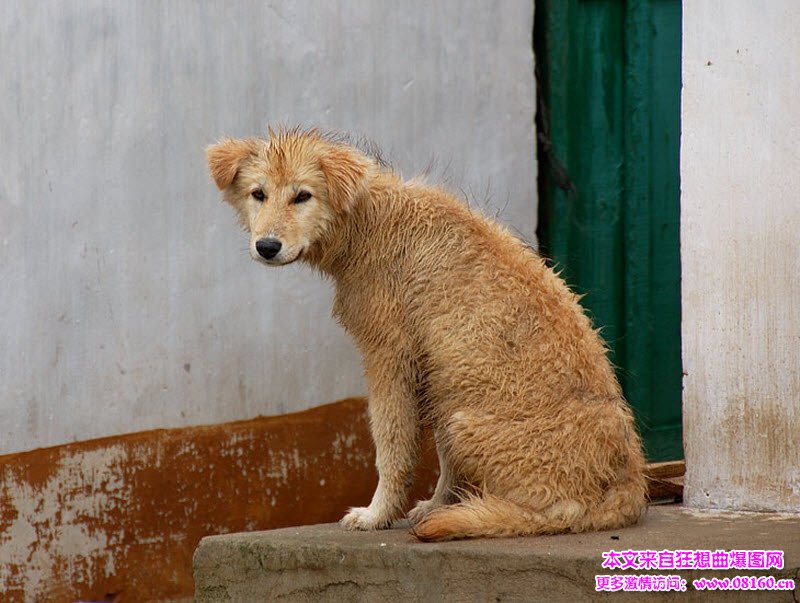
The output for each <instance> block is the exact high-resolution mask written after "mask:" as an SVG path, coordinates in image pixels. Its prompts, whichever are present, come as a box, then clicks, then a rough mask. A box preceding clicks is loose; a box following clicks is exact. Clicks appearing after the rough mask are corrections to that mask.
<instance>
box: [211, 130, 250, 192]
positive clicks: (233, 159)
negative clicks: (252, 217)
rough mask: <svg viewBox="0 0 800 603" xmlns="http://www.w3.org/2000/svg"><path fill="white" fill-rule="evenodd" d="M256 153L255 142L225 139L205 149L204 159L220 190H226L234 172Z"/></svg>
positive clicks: (234, 175)
mask: <svg viewBox="0 0 800 603" xmlns="http://www.w3.org/2000/svg"><path fill="white" fill-rule="evenodd" d="M257 151H258V144H257V142H256V141H255V140H254V139H252V138H248V139H245V140H232V139H230V138H226V139H224V140H221V141H219V142H218V143H217V144H212V145H210V146H208V147H206V159H208V171H209V172H211V177H212V178H214V182H216V184H217V187H218V188H219V189H220V190H225V189H226V188H228V187H229V186H230V185H231V183H232V182H233V179H234V178H235V177H236V172H238V171H239V168H240V167H241V166H242V162H243V161H244V160H245V159H247V158H248V157H249V156H251V155H255V154H256V152H257Z"/></svg>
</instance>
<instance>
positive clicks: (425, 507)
mask: <svg viewBox="0 0 800 603" xmlns="http://www.w3.org/2000/svg"><path fill="white" fill-rule="evenodd" d="M443 504H444V503H443V502H439V501H437V500H435V499H433V498H430V499H428V500H420V501H417V504H416V505H414V508H413V509H411V510H410V511H409V512H408V520H409V521H410V522H411V523H412V524H418V523H419V522H420V521H422V520H423V519H424V517H425V516H426V515H427V514H428V513H430V512H431V511H433V510H434V509H436V508H438V507H441V506H442V505H443Z"/></svg>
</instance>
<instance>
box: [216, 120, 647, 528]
mask: <svg viewBox="0 0 800 603" xmlns="http://www.w3.org/2000/svg"><path fill="white" fill-rule="evenodd" d="M207 156H208V161H209V168H210V171H211V174H212V176H213V177H214V179H215V181H216V183H217V185H218V186H219V188H220V189H222V190H223V195H224V198H225V200H226V201H227V202H228V203H230V204H231V205H232V206H233V207H234V208H235V209H236V210H237V213H238V215H239V219H240V222H241V223H242V225H243V226H244V228H245V229H246V230H247V231H249V232H250V239H251V241H250V248H251V253H252V255H253V257H254V258H255V259H257V260H260V261H263V259H262V258H260V257H259V256H258V254H257V252H256V251H255V247H254V245H255V242H256V241H257V240H258V239H259V238H261V237H264V236H266V235H268V234H269V235H270V236H276V237H279V238H280V239H281V241H282V242H283V244H284V246H285V249H286V251H285V252H284V251H282V252H281V253H282V254H284V255H283V257H280V258H277V259H276V261H274V262H268V263H273V264H282V263H288V262H290V261H294V260H296V259H301V260H303V261H305V262H306V263H308V264H310V265H311V266H313V267H315V268H317V269H319V270H320V271H322V272H323V273H325V274H326V275H328V276H330V277H331V278H332V279H333V281H334V283H335V286H336V297H335V303H334V309H333V312H334V315H335V317H336V318H337V319H338V320H339V322H340V323H341V324H342V325H343V326H344V328H345V329H346V330H347V331H348V333H350V334H351V336H352V337H353V338H354V340H355V342H356V344H357V345H358V347H359V349H360V351H361V352H362V354H363V357H364V366H365V372H366V377H367V383H368V387H369V396H370V397H369V412H370V419H371V428H372V433H373V438H374V440H375V446H376V465H377V469H378V473H379V483H378V487H377V490H376V492H375V495H374V497H373V500H372V502H371V504H370V506H369V507H360V508H355V509H351V510H350V511H349V512H348V514H347V515H346V516H345V517H344V518H343V519H342V524H343V525H344V526H345V527H346V528H350V529H376V528H385V527H388V526H389V525H390V524H391V522H392V521H393V520H395V519H398V518H400V517H401V516H402V515H403V510H404V508H405V504H406V496H407V491H408V486H409V483H410V479H411V475H412V471H413V469H414V465H415V463H416V460H417V454H418V448H419V431H420V425H422V424H428V425H430V426H431V427H432V428H433V429H434V433H435V435H436V444H437V450H438V453H439V461H440V478H439V482H438V484H437V487H436V491H435V493H434V496H433V498H432V499H431V500H429V501H421V502H419V503H418V504H417V506H416V507H414V509H412V510H411V512H410V513H409V514H408V516H409V518H410V519H411V521H412V524H413V533H414V534H415V535H416V536H417V537H418V538H420V539H421V540H448V539H454V538H471V537H481V536H515V535H523V534H547V533H558V532H581V531H585V530H603V529H612V528H619V527H623V526H626V525H630V524H632V523H635V522H636V521H637V520H638V519H639V517H640V515H641V513H642V511H643V509H644V507H645V503H646V497H645V478H644V476H643V468H644V459H643V456H642V448H641V441H640V438H639V435H638V434H637V432H636V429H635V426H634V421H633V418H632V415H631V411H630V408H629V406H628V405H627V403H626V402H625V400H624V399H623V397H622V394H621V391H620V388H619V385H618V383H617V380H616V378H615V376H614V373H613V371H612V368H611V366H610V364H609V361H608V359H607V357H606V348H605V346H604V344H603V342H602V340H601V339H600V337H599V335H598V333H597V331H596V330H595V329H594V328H593V327H592V325H591V323H590V321H589V319H588V318H587V317H586V315H585V313H584V311H583V310H582V308H581V306H580V305H579V304H578V300H577V297H576V296H575V294H573V293H572V292H571V291H570V290H569V289H568V288H567V286H566V285H565V284H564V282H563V281H562V280H561V279H560V278H559V277H558V276H557V275H556V274H555V273H554V272H553V271H552V270H551V269H550V268H548V267H547V266H546V265H545V263H544V262H543V260H542V259H541V257H539V256H538V255H537V254H536V253H535V252H534V251H532V250H531V249H530V248H528V247H527V246H526V245H524V244H523V243H522V242H520V241H519V240H518V239H516V238H515V237H514V236H512V235H511V234H510V233H509V232H508V231H506V230H505V229H504V228H503V227H501V226H500V225H499V224H497V223H496V222H494V221H492V220H489V219H488V218H485V217H483V216H481V215H479V214H477V213H476V212H474V211H471V210H470V209H469V208H467V207H466V206H465V205H463V204H462V203H460V202H459V201H458V200H456V199H455V198H454V197H453V196H452V195H450V194H449V193H447V192H445V191H444V190H441V189H439V188H436V187H432V186H428V185H426V184H424V183H422V182H419V181H403V180H402V179H401V178H400V177H399V176H398V175H397V174H396V173H394V172H392V171H391V170H390V169H388V168H387V167H385V166H384V165H382V164H381V163H380V162H378V161H375V160H374V159H372V158H370V157H368V156H367V155H365V154H363V153H362V152H360V151H358V150H356V149H355V148H353V147H351V146H348V145H347V144H344V143H342V141H341V140H340V139H337V138H332V137H328V136H326V135H324V134H321V133H319V132H317V131H314V130H311V131H303V130H299V129H295V130H288V131H287V130H281V131H279V132H277V133H276V132H272V131H270V135H269V137H268V138H266V139H255V138H254V139H249V140H238V141H237V140H224V141H221V142H220V143H218V144H216V145H212V146H211V147H209V149H208V150H207ZM262 183H263V186H264V188H265V190H266V191H267V193H268V199H267V201H265V202H264V203H258V202H255V201H254V200H253V199H252V197H251V196H250V192H249V191H250V190H251V189H252V188H253V187H254V186H260V185H261V184H262ZM299 188H303V189H305V190H308V191H309V192H310V193H311V194H312V198H311V200H310V201H308V202H307V203H303V204H302V205H298V204H293V203H292V202H291V199H292V198H293V195H295V194H296V191H297V190H298V189H299ZM295 253H297V254H298V255H297V257H293V256H294V254H295Z"/></svg>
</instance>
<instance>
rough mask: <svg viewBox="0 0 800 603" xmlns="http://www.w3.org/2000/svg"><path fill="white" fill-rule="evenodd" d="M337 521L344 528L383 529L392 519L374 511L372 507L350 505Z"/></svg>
mask: <svg viewBox="0 0 800 603" xmlns="http://www.w3.org/2000/svg"><path fill="white" fill-rule="evenodd" d="M339 523H340V524H341V525H342V527H344V528H345V529H346V530H383V529H385V528H388V527H389V526H390V525H391V523H392V520H391V519H389V518H388V517H385V516H383V515H382V514H379V513H376V512H375V511H374V510H373V509H372V507H352V508H351V509H350V510H349V511H348V512H347V515H345V516H344V517H342V520H341V521H340V522H339Z"/></svg>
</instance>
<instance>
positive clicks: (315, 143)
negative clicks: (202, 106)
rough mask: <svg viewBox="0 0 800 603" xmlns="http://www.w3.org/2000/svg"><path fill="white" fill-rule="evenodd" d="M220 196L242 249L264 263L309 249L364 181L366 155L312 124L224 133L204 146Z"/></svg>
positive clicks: (348, 205)
mask: <svg viewBox="0 0 800 603" xmlns="http://www.w3.org/2000/svg"><path fill="white" fill-rule="evenodd" d="M206 157H207V159H208V167H209V170H210V172H211V176H212V177H213V178H214V181H215V182H216V184H217V186H218V187H219V189H220V190H221V191H222V192H223V198H224V199H225V201H227V202H228V203H229V204H230V205H231V206H233V208H234V209H235V210H236V212H237V214H238V216H239V222H240V223H241V225H242V226H243V227H244V229H245V230H246V231H247V232H249V233H250V255H251V256H252V257H253V259H255V260H258V261H260V262H263V263H265V264H268V265H271V266H280V265H284V264H290V263H292V262H294V261H295V260H298V259H300V258H303V257H304V256H305V255H306V254H309V253H311V252H313V251H315V247H317V246H318V245H320V244H321V242H322V241H323V240H324V239H325V236H326V234H327V233H328V231H329V229H330V228H331V225H332V224H333V223H334V222H335V221H336V219H337V217H338V216H342V215H344V214H346V213H347V212H348V211H349V210H350V209H351V207H352V205H353V203H354V202H355V201H356V199H357V198H358V196H359V195H362V194H363V193H364V191H365V189H366V178H367V174H368V172H369V169H370V167H371V166H372V165H373V163H372V162H371V161H370V159H368V158H367V157H366V156H365V155H363V154H362V153H360V152H358V151H357V150H355V149H353V148H351V147H349V146H346V145H343V144H340V143H337V142H335V141H334V140H332V139H331V138H329V137H326V136H324V135H322V134H320V133H318V132H316V131H315V130H310V131H300V130H297V129H294V130H280V131H278V132H277V133H275V132H273V131H272V130H271V129H270V133H269V138H268V139H260V138H248V139H244V140H231V139H226V140H222V141H220V142H218V143H217V144H214V145H211V146H209V147H208V148H207V149H206Z"/></svg>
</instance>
